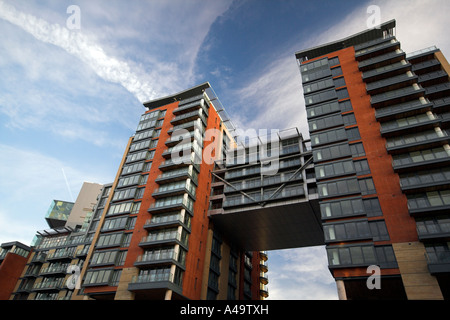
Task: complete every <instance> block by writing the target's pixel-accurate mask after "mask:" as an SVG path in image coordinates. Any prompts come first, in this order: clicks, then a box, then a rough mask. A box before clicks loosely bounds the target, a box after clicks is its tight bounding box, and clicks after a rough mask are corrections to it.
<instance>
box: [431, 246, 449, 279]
mask: <svg viewBox="0 0 450 320" xmlns="http://www.w3.org/2000/svg"><path fill="white" fill-rule="evenodd" d="M426 258H427V263H428V270H429V271H430V273H431V274H433V275H435V274H437V273H449V272H450V251H441V252H437V253H427V254H426Z"/></svg>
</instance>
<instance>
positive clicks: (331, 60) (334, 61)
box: [328, 57, 340, 67]
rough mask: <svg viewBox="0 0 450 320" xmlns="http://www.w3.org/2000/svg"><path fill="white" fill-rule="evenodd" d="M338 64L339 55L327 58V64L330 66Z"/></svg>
mask: <svg viewBox="0 0 450 320" xmlns="http://www.w3.org/2000/svg"><path fill="white" fill-rule="evenodd" d="M338 64H340V62H339V57H333V58H329V59H328V65H329V66H330V67H333V66H336V65H338Z"/></svg>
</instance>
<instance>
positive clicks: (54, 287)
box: [32, 278, 64, 292]
mask: <svg viewBox="0 0 450 320" xmlns="http://www.w3.org/2000/svg"><path fill="white" fill-rule="evenodd" d="M63 286H64V278H59V279H52V280H49V281H43V282H39V283H35V284H34V285H33V289H32V291H35V292H42V291H60V290H61V289H62V288H63Z"/></svg>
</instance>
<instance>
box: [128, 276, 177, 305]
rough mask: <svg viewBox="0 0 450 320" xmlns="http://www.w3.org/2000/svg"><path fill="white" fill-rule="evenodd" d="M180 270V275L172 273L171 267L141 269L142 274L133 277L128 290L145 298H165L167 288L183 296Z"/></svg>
mask: <svg viewBox="0 0 450 320" xmlns="http://www.w3.org/2000/svg"><path fill="white" fill-rule="evenodd" d="M178 271H179V270H176V272H177V273H178V274H179V275H178V276H176V275H175V274H174V273H171V272H170V268H165V269H151V270H149V271H147V272H146V273H144V272H142V271H141V274H140V275H138V276H134V277H133V278H132V280H131V282H130V284H129V285H128V290H129V291H132V292H135V293H136V295H137V296H141V297H142V298H143V299H159V300H163V299H164V295H165V293H166V291H167V290H172V291H173V294H174V295H175V296H176V298H179V297H182V296H181V294H182V275H181V273H180V272H178Z"/></svg>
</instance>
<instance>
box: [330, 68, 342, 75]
mask: <svg viewBox="0 0 450 320" xmlns="http://www.w3.org/2000/svg"><path fill="white" fill-rule="evenodd" d="M342 74H343V73H342V68H341V67H336V68H333V69H331V75H332V76H333V77H338V76H342Z"/></svg>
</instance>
